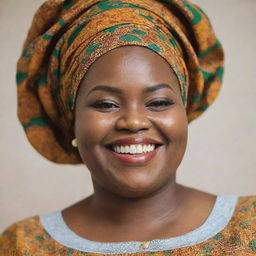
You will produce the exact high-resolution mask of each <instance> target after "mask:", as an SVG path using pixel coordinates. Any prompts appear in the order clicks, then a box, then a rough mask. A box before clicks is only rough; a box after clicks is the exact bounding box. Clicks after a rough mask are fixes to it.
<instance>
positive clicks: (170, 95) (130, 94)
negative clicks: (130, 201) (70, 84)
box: [75, 46, 187, 197]
mask: <svg viewBox="0 0 256 256" xmlns="http://www.w3.org/2000/svg"><path fill="white" fill-rule="evenodd" d="M75 135H76V138H77V141H78V150H79V152H80V155H81V158H82V160H83V161H84V163H85V164H86V165H87V167H88V169H89V170H90V172H91V176H92V180H93V184H94V188H95V189H97V188H100V189H103V190H107V191H110V192H112V193H115V194H118V195H120V196H125V197H139V196H142V195H146V194H149V193H153V192H156V191H158V190H160V189H161V188H163V187H165V186H166V185H167V184H171V183H172V182H173V181H175V173H176V170H177V168H178V166H179V164H180V162H181V160H182V158H183V155H184V152H185V148H186V143H187V117H186V111H185V107H184V105H183V103H182V99H181V95H180V89H179V82H178V80H177V78H176V76H175V74H174V72H173V71H172V69H171V68H170V66H169V64H168V63H167V62H166V61H165V60H164V59H163V58H162V57H161V56H159V55H158V54H156V53H154V52H153V51H151V50H149V49H147V48H145V47H140V46H125V47H119V48H116V49H114V50H111V51H109V52H108V53H106V54H105V55H103V56H101V57H100V58H98V59H97V61H96V62H94V63H93V65H92V66H91V67H90V68H89V70H88V72H87V73H86V76H85V78H84V79H83V81H82V82H81V84H80V88H79V91H78V96H77V100H76V108H75ZM145 145H150V147H148V146H146V147H145ZM146 148H147V149H148V151H151V152H147V153H141V150H146ZM120 150H127V151H125V152H128V153H120ZM134 150H137V151H134ZM152 150H153V151H152ZM114 151H117V152H114ZM118 152H119V153H118ZM143 152H144V151H143Z"/></svg>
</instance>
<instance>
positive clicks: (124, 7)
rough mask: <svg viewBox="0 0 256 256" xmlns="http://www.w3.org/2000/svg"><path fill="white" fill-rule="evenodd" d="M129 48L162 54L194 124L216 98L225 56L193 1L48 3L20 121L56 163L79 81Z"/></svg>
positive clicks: (30, 46) (24, 76)
mask: <svg viewBox="0 0 256 256" xmlns="http://www.w3.org/2000/svg"><path fill="white" fill-rule="evenodd" d="M125 45H138V46H143V47H146V48H148V49H151V50H152V51H154V52H156V53H158V54H159V55H161V56H162V57H163V58H164V59H165V60H166V61H167V62H168V63H169V64H170V66H171V67H172V69H173V70H174V72H175V74H176V75H177V78H178V80H179V83H180V89H181V95H182V99H183V102H184V105H185V106H186V111H187V116H188V121H189V122H190V121H192V120H193V119H195V118H197V117H198V116H199V115H201V114H202V113H203V112H204V111H205V110H206V109H207V108H208V106H209V105H210V104H211V103H212V102H213V101H214V100H215V98H216V96H217V94H218V92H219V89H220V85H221V80H222V75H223V50H222V47H221V44H220V42H219V41H218V40H217V38H216V36H215V34H214V31H213V30H212V27H211V24H210V22H209V20H208V18H207V16H206V15H205V14H204V13H203V11H202V10H201V9H200V8H199V7H197V6H196V5H194V4H192V3H190V2H189V1H187V0H143V1H141V0H123V1H117V0H113V1H99V0H65V1H64V0H48V1H46V2H45V3H44V4H43V5H42V6H41V7H40V8H39V10H38V11H37V12H36V14H35V16H34V19H33V22H32V26H31V28H30V30H29V33H28V36H27V39H26V41H25V43H24V46H23V52H22V56H21V57H20V59H19V61H18V65H17V85H18V117H19V119H20V121H21V123H22V125H23V128H24V130H25V132H26V135H27V137H28V139H29V141H30V143H31V144H32V145H33V146H34V148H35V149H36V150H37V151H38V152H39V153H40V154H42V155H43V156H45V157H46V158H48V159H49V160H51V161H53V162H56V163H68V164H76V163H81V162H82V160H81V158H80V156H79V154H78V153H77V151H75V150H74V149H73V148H72V146H71V140H72V139H73V138H74V132H73V123H74V111H73V110H74V103H75V98H76V93H77V90H78V86H79V83H80V82H81V80H82V78H83V77H84V75H85V73H86V71H87V70H88V68H89V67H90V65H91V64H92V63H93V62H94V61H95V60H96V59H97V58H98V57H100V56H102V55H103V54H104V53H106V52H108V51H110V50H112V49H115V48H117V47H121V46H125Z"/></svg>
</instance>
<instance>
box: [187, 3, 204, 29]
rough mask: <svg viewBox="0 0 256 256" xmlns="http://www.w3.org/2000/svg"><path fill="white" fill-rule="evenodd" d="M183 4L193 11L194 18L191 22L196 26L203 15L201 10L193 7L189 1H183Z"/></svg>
mask: <svg viewBox="0 0 256 256" xmlns="http://www.w3.org/2000/svg"><path fill="white" fill-rule="evenodd" d="M182 3H183V5H184V6H185V7H186V8H187V9H188V10H189V11H191V13H192V14H193V16H194V18H193V20H192V21H191V24H192V25H193V26H195V25H196V24H198V23H199V22H200V21H201V19H202V15H201V14H200V12H199V11H197V10H196V9H195V8H193V7H192V6H191V5H190V4H188V3H187V2H185V1H182Z"/></svg>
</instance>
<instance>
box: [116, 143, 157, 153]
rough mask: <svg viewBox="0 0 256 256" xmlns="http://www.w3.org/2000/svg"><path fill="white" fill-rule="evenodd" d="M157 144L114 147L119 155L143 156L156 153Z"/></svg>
mask: <svg viewBox="0 0 256 256" xmlns="http://www.w3.org/2000/svg"><path fill="white" fill-rule="evenodd" d="M154 149H155V144H148V145H143V144H134V145H120V146H114V148H113V150H114V151H115V152H116V153H119V154H142V153H147V152H151V151H154Z"/></svg>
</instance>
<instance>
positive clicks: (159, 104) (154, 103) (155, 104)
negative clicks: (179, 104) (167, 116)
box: [147, 100, 174, 110]
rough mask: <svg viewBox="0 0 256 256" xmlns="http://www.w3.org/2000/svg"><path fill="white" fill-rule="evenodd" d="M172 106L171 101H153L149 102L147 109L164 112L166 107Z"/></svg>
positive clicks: (172, 102)
mask: <svg viewBox="0 0 256 256" xmlns="http://www.w3.org/2000/svg"><path fill="white" fill-rule="evenodd" d="M173 104H174V101H172V100H155V101H151V102H150V103H149V104H148V105H147V107H150V108H155V109H158V110H162V109H163V110H164V109H166V108H167V107H168V106H170V105H173Z"/></svg>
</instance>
